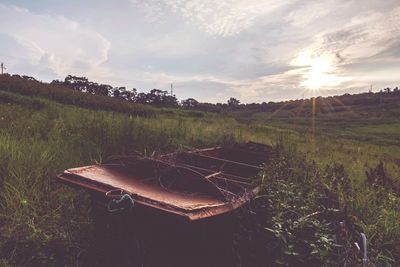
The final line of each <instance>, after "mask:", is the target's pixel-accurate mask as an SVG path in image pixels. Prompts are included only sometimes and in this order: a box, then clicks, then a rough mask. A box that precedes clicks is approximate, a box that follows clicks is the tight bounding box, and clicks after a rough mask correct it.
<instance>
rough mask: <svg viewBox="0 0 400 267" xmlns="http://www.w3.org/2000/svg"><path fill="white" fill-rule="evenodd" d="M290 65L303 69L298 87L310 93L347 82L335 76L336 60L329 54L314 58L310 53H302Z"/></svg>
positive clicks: (346, 79)
mask: <svg viewBox="0 0 400 267" xmlns="http://www.w3.org/2000/svg"><path fill="white" fill-rule="evenodd" d="M291 64H292V65H293V66H299V67H303V69H302V72H301V73H302V81H301V83H300V85H302V86H304V87H305V88H307V89H308V90H310V91H312V92H316V91H320V90H323V89H326V88H329V87H335V86H338V85H341V84H342V83H343V82H345V81H348V80H349V78H347V77H341V76H338V75H337V73H338V69H337V58H336V57H335V56H334V55H332V54H329V53H327V54H322V55H318V56H314V55H312V53H311V52H310V51H306V52H302V53H300V54H299V55H298V56H297V57H296V58H295V59H294V60H293V61H292V62H291Z"/></svg>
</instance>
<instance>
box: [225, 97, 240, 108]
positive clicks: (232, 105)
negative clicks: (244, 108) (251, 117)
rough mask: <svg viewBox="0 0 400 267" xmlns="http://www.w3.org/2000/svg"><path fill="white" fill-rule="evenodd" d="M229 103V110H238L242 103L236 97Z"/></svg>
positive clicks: (230, 99)
mask: <svg viewBox="0 0 400 267" xmlns="http://www.w3.org/2000/svg"><path fill="white" fill-rule="evenodd" d="M227 103H228V106H229V108H231V109H236V108H237V107H238V106H239V104H240V101H239V100H238V99H236V98H234V97H231V98H229V100H228V102H227Z"/></svg>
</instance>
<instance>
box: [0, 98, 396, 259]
mask: <svg viewBox="0 0 400 267" xmlns="http://www.w3.org/2000/svg"><path fill="white" fill-rule="evenodd" d="M0 99H2V100H3V101H2V103H1V104H0V126H1V127H0V192H1V194H0V258H1V259H2V260H0V265H4V266H7V265H10V266H64V265H69V266H74V265H76V264H77V262H79V258H80V257H81V255H82V254H84V253H85V251H86V250H87V249H88V246H89V244H90V242H89V241H90V240H91V239H92V238H93V231H92V222H91V220H90V218H89V217H88V214H89V213H90V202H89V199H88V196H87V195H86V194H85V193H83V192H80V191H75V190H70V189H69V188H66V187H64V186H62V185H60V184H58V183H57V182H56V181H55V179H54V177H55V175H56V174H57V173H60V172H61V171H63V170H64V169H66V168H70V167H74V166H81V165H86V164H91V163H95V162H101V161H102V160H104V159H106V158H107V157H109V156H111V155H125V154H132V153H136V151H138V152H140V153H142V154H144V155H151V154H153V153H154V152H168V151H172V150H175V149H182V148H185V149H188V148H191V147H205V146H212V145H219V144H223V143H229V142H233V141H247V140H253V141H258V142H263V143H276V147H277V148H276V155H275V158H274V160H273V161H272V163H271V166H270V167H269V168H268V172H267V173H265V174H264V176H261V177H264V179H263V190H262V193H261V194H260V196H259V197H258V198H257V199H256V200H255V202H254V203H253V204H252V206H250V208H249V209H247V210H245V211H242V213H240V214H238V216H239V217H240V220H239V221H240V224H241V227H239V229H238V232H237V238H236V240H237V242H236V245H235V251H237V253H236V255H237V258H238V259H237V262H238V265H240V264H241V265H242V266H260V265H262V266H265V265H267V263H268V264H269V265H271V266H275V265H278V264H279V265H283V266H285V265H291V266H302V265H303V266H304V265H306V264H308V265H307V266H323V265H326V266H332V265H335V263H337V262H339V260H340V255H343V254H341V253H342V252H341V250H340V248H338V244H339V245H340V244H342V243H341V242H339V240H337V227H338V222H339V221H345V222H346V224H347V225H349V226H352V227H353V228H352V229H350V232H351V233H354V234H353V236H350V237H349V238H350V240H353V239H355V238H356V237H357V235H358V233H359V232H361V231H362V232H365V233H366V235H367V237H368V239H369V241H370V255H371V258H372V259H373V261H374V262H376V263H378V264H382V265H387V266H390V265H392V266H394V265H395V263H396V261H397V262H398V261H399V259H400V247H399V244H400V235H399V233H400V228H399V227H400V226H399V224H398V222H399V221H400V210H399V207H400V202H399V201H400V200H399V196H398V194H397V193H398V192H396V191H395V190H394V189H390V190H389V189H388V188H387V187H386V188H385V186H384V185H383V184H380V182H378V181H380V180H379V179H378V178H377V177H382V170H381V169H379V168H378V169H377V170H376V171H375V169H374V168H372V169H371V170H369V171H368V174H369V175H370V176H371V177H374V178H370V179H369V180H371V181H373V184H375V186H371V185H369V184H368V183H367V184H366V183H365V180H366V177H365V173H364V171H365V166H376V165H377V164H379V160H382V161H384V164H385V165H384V167H385V168H384V173H385V177H390V179H391V181H393V182H394V183H395V182H396V181H397V180H396V174H398V167H396V166H397V165H396V155H397V152H398V147H380V146H379V147H378V146H374V145H370V144H365V143H357V142H354V141H350V140H344V141H343V140H339V139H330V138H328V137H324V136H321V137H316V139H315V143H316V148H317V149H314V150H312V149H311V145H310V141H309V136H307V135H304V134H301V133H298V132H296V131H292V130H282V129H276V128H274V127H271V126H265V125H260V124H257V123H254V122H248V123H246V124H241V123H238V122H237V121H236V120H235V119H233V118H229V117H221V116H219V115H215V114H211V115H210V114H204V113H203V115H202V116H200V115H199V114H198V112H196V113H193V114H187V113H184V112H181V111H171V110H170V113H169V114H162V113H157V114H155V115H154V116H152V117H148V118H144V117H137V116H135V115H129V114H121V113H114V112H110V111H95V110H87V109H83V108H78V107H74V106H68V105H62V104H58V103H55V102H52V101H48V100H44V99H40V98H35V97H27V96H21V95H15V94H11V93H3V92H1V94H0ZM171 112H172V113H171ZM260 263H261V264H260Z"/></svg>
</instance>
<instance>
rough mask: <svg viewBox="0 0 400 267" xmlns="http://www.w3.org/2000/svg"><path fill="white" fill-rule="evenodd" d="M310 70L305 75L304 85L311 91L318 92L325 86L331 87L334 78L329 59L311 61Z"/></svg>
mask: <svg viewBox="0 0 400 267" xmlns="http://www.w3.org/2000/svg"><path fill="white" fill-rule="evenodd" d="M310 65H311V67H310V69H309V71H308V72H307V73H305V74H304V75H303V78H304V80H303V82H302V85H304V86H305V87H307V88H308V89H310V90H311V91H318V90H320V89H321V88H323V87H324V86H329V85H330V84H331V83H332V81H333V77H332V75H330V74H329V72H330V71H332V68H333V66H332V64H331V62H330V60H329V59H327V58H318V59H315V60H312V61H310Z"/></svg>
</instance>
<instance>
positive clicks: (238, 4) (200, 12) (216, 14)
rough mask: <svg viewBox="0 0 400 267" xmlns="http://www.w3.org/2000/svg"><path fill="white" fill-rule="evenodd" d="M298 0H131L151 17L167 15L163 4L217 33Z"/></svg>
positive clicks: (246, 25)
mask: <svg viewBox="0 0 400 267" xmlns="http://www.w3.org/2000/svg"><path fill="white" fill-rule="evenodd" d="M297 1H298V0H281V1H274V0H264V1H259V0H150V1H147V2H141V1H138V0H131V2H132V3H133V4H134V5H136V6H139V7H141V8H142V9H143V10H144V11H145V13H146V17H147V18H148V19H149V20H150V21H155V20H157V19H160V18H161V17H162V16H163V15H164V11H163V7H164V8H168V9H170V10H172V11H173V12H174V13H175V14H179V15H181V16H182V17H183V18H185V19H186V20H187V21H188V22H190V23H192V24H194V25H196V26H197V27H198V28H199V29H201V30H202V31H204V32H206V33H208V34H210V35H216V36H223V37H226V36H234V35H237V34H239V33H241V32H242V31H244V30H246V29H248V28H250V27H251V26H253V25H254V24H255V23H256V22H257V20H259V19H260V18H262V17H265V16H267V15H269V14H271V13H272V12H274V11H276V10H278V9H279V8H282V7H284V6H287V5H289V4H292V3H295V2H297Z"/></svg>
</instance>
